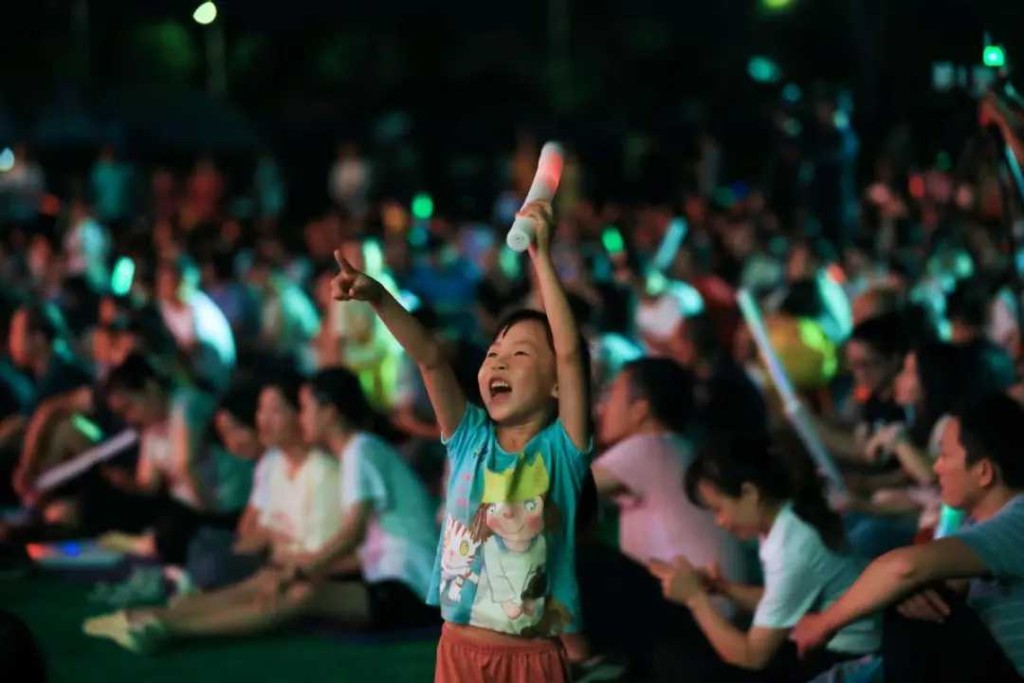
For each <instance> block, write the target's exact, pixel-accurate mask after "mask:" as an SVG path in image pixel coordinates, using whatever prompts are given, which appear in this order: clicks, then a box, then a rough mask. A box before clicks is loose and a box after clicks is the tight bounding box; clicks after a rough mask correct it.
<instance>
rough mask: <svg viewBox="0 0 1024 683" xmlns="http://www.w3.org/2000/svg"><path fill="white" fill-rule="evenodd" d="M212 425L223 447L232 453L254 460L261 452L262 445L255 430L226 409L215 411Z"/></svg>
mask: <svg viewBox="0 0 1024 683" xmlns="http://www.w3.org/2000/svg"><path fill="white" fill-rule="evenodd" d="M214 426H215V427H216V429H217V435H218V436H219V437H220V440H221V441H222V442H223V443H224V446H225V448H227V449H228V451H230V452H231V453H232V454H233V455H235V456H237V457H239V458H242V459H243V460H255V459H256V458H258V457H260V455H261V454H262V453H263V446H262V445H261V444H260V438H259V434H257V433H256V430H255V429H254V428H253V427H251V426H249V425H247V424H245V423H244V422H242V421H241V420H239V419H238V418H236V417H235V416H234V415H232V414H231V413H230V412H228V411H227V410H218V411H217V415H216V417H215V418H214Z"/></svg>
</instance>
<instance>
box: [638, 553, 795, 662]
mask: <svg viewBox="0 0 1024 683" xmlns="http://www.w3.org/2000/svg"><path fill="white" fill-rule="evenodd" d="M648 568H649V569H650V571H651V573H652V574H654V576H655V577H656V578H658V579H660V580H661V584H662V590H663V592H664V594H665V597H666V598H668V599H669V600H671V601H672V602H676V603H679V604H682V605H686V606H687V607H688V608H689V609H690V613H691V614H692V615H693V618H694V620H695V621H696V622H697V625H698V626H700V629H701V631H703V632H704V635H705V636H706V637H707V639H708V641H709V642H710V643H711V646H712V647H714V648H715V652H717V653H718V656H719V657H721V658H722V660H723V661H725V662H726V663H728V664H731V665H733V666H738V667H740V668H743V669H750V670H758V669H763V668H764V667H765V666H766V665H767V664H768V662H769V661H771V659H772V657H773V656H774V655H775V653H776V652H777V651H778V650H779V648H780V647H782V644H783V643H785V642H786V636H787V635H788V633H789V630H788V629H785V628H766V627H762V626H754V627H752V628H751V629H750V630H749V631H746V632H744V631H741V630H739V629H738V628H736V627H735V626H733V625H732V624H731V623H730V622H729V621H728V620H727V619H726V618H725V617H723V616H722V615H721V614H719V613H718V611H717V610H715V608H714V605H713V604H712V602H711V600H710V599H709V596H708V594H707V591H705V590H704V586H703V580H702V579H701V576H700V573H699V572H698V571H697V570H696V569H695V568H694V567H693V566H692V565H690V563H689V562H687V561H686V560H685V559H684V558H681V557H678V558H676V560H675V562H674V563H672V564H669V563H666V562H659V561H657V560H654V561H652V562H650V563H649V565H648Z"/></svg>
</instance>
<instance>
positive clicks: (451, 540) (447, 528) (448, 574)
mask: <svg viewBox="0 0 1024 683" xmlns="http://www.w3.org/2000/svg"><path fill="white" fill-rule="evenodd" d="M479 547H480V541H477V540H475V539H474V538H473V536H472V534H471V533H470V531H469V529H468V528H467V527H466V525H465V524H463V523H462V522H460V521H459V520H457V519H455V518H454V517H450V516H449V517H448V518H447V519H446V520H445V524H444V551H443V552H442V554H441V599H442V600H446V601H450V602H459V601H460V600H461V599H462V587H463V586H464V585H465V584H466V582H467V581H470V582H472V583H476V582H477V581H478V580H479V576H477V575H476V574H475V573H473V562H474V561H475V560H476V557H477V555H476V551H477V549H478V548H479Z"/></svg>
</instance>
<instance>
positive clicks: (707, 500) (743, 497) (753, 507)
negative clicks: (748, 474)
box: [697, 479, 764, 540]
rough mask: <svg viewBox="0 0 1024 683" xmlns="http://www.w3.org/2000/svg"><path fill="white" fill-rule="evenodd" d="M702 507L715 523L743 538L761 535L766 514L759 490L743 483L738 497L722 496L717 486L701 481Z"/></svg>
mask: <svg viewBox="0 0 1024 683" xmlns="http://www.w3.org/2000/svg"><path fill="white" fill-rule="evenodd" d="M697 495H698V497H699V498H700V501H701V504H702V505H703V506H704V507H705V508H707V509H708V510H710V511H711V513H712V514H714V516H715V524H717V525H718V526H719V527H721V528H722V529H725V530H726V531H728V532H729V533H730V534H732V535H733V536H735V537H736V538H740V539H744V540H746V539H753V538H757V536H758V534H760V533H761V530H762V526H763V521H764V513H763V512H762V509H761V496H760V494H759V493H758V490H757V488H756V487H755V486H754V485H752V484H749V483H744V484H743V486H742V488H741V489H740V495H739V497H735V498H734V497H733V496H728V495H726V494H724V493H722V492H721V491H720V490H719V488H718V487H717V486H715V485H714V484H712V483H711V482H709V481H707V480H704V479H702V480H701V481H700V482H699V483H698V484H697Z"/></svg>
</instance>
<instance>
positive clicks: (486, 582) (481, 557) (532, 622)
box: [428, 404, 589, 637]
mask: <svg viewBox="0 0 1024 683" xmlns="http://www.w3.org/2000/svg"><path fill="white" fill-rule="evenodd" d="M445 445H446V446H447V447H448V458H449V460H450V463H451V477H450V479H449V481H448V495H447V502H446V505H445V520H444V529H443V532H442V534H441V539H440V541H439V542H438V548H437V556H436V558H435V559H434V573H433V580H432V581H431V589H430V595H429V597H428V602H430V603H431V604H434V605H440V607H441V615H442V616H443V617H444V619H445V621H450V622H452V623H456V624H469V625H472V626H477V627H480V628H486V629H488V630H491V631H498V632H500V633H511V634H515V635H522V636H533V637H536V636H553V635H556V634H558V633H565V632H574V631H577V630H579V627H580V608H579V589H578V588H577V584H576V567H575V563H576V557H575V540H576V539H575V528H576V504H577V501H578V500H579V497H580V492H581V490H582V489H583V483H584V481H585V479H586V476H587V473H588V470H589V461H588V458H587V454H586V453H584V452H581V451H580V450H579V449H578V448H576V446H574V445H573V443H572V440H571V439H570V438H569V435H568V434H566V432H565V428H564V427H563V426H562V423H561V421H557V420H556V421H555V422H553V423H552V424H550V425H548V426H547V427H545V428H544V429H543V430H541V432H540V433H538V434H537V435H536V436H535V437H533V439H531V440H530V442H529V443H528V444H527V445H526V447H525V448H524V449H523V451H522V452H521V453H507V452H505V451H504V450H502V448H501V446H500V445H499V444H498V438H497V434H496V433H495V426H494V423H493V422H491V420H490V418H489V417H488V415H487V413H486V412H485V411H484V410H483V409H482V408H480V407H478V406H476V405H473V404H467V405H466V412H465V414H464V415H463V417H462V421H461V422H460V423H459V426H458V428H456V430H455V433H454V434H452V435H451V437H450V438H449V439H448V440H447V441H445Z"/></svg>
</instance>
